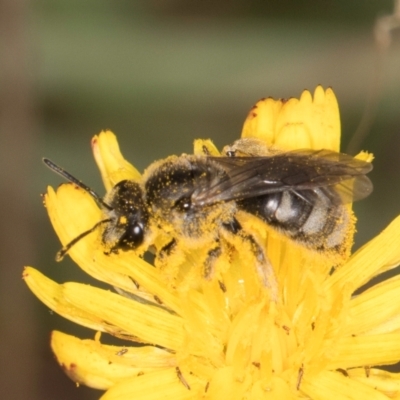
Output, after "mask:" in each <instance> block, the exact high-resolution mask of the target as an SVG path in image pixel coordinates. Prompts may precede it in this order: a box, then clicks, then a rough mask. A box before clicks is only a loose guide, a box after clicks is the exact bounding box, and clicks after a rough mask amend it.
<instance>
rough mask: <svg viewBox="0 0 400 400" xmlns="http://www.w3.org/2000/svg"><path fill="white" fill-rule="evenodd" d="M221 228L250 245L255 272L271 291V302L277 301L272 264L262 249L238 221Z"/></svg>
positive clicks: (225, 224) (276, 284)
mask: <svg viewBox="0 0 400 400" xmlns="http://www.w3.org/2000/svg"><path fill="white" fill-rule="evenodd" d="M223 227H224V229H225V230H226V231H228V232H229V233H232V234H234V235H240V237H241V238H242V239H243V240H245V241H246V242H247V243H249V244H250V247H251V250H252V252H253V254H254V256H255V259H256V266H255V267H256V271H257V273H258V275H259V277H260V280H261V283H262V285H263V286H265V287H267V288H268V289H270V291H271V298H272V300H274V301H276V300H277V299H278V283H277V280H276V276H275V272H274V268H273V266H272V263H271V261H270V259H269V257H268V255H267V253H266V251H265V250H264V248H263V247H262V246H261V245H260V244H259V243H258V241H257V240H256V239H255V238H254V236H253V235H251V234H249V233H247V232H246V231H245V230H244V229H243V228H242V226H241V225H240V223H239V221H237V220H236V219H235V218H234V219H233V220H232V221H230V222H229V223H224V224H223Z"/></svg>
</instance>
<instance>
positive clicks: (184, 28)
mask: <svg viewBox="0 0 400 400" xmlns="http://www.w3.org/2000/svg"><path fill="white" fill-rule="evenodd" d="M392 9H393V1H392V0H370V1H368V2H367V1H361V0H353V1H351V2H350V1H347V0H312V1H311V0H305V1H302V2H299V1H297V0H280V1H272V0H231V1H221V0H192V1H187V0H147V1H145V0H131V1H126V0H120V1H116V0H86V1H82V0H69V1H65V0H31V1H28V0H1V1H0V163H1V168H0V187H1V196H0V204H1V206H0V215H1V218H0V221H1V222H0V229H1V241H0V310H1V314H0V339H1V350H0V362H1V374H0V388H1V392H2V397H3V398H4V399H7V400H9V399H18V400H20V399H30V400H36V399H59V400H64V399H71V398H73V399H78V400H79V399H85V400H88V399H97V398H98V397H99V396H100V392H98V391H95V390H92V389H88V388H84V387H81V388H76V387H75V385H74V383H73V382H72V381H70V380H69V379H68V378H67V377H66V376H65V375H64V373H63V372H62V371H61V369H60V368H59V367H58V365H57V364H56V362H55V360H54V358H53V356H52V354H51V352H50V349H49V335H50V331H51V330H53V329H59V330H63V331H65V332H68V333H73V334H77V335H79V336H82V337H93V332H89V331H86V330H83V329H80V328H77V327H75V326H74V325H73V324H72V323H70V322H68V321H65V320H63V319H62V318H60V317H58V316H57V315H55V314H52V313H50V312H49V310H48V309H47V308H46V307H45V306H43V305H42V304H40V303H39V301H38V300H37V299H36V298H35V297H34V296H33V295H32V294H31V293H30V292H29V290H28V289H27V288H26V286H25V284H24V283H23V281H22V280H21V274H22V267H23V266H24V265H33V266H36V267H38V268H39V269H40V270H41V271H43V272H44V273H45V274H46V275H49V276H51V277H52V278H53V279H55V280H57V281H60V282H62V281H66V280H79V281H87V279H88V278H87V277H85V276H83V274H82V273H80V271H79V269H78V268H77V267H76V266H75V265H74V264H73V263H72V262H70V260H68V257H67V258H66V259H65V260H64V261H63V262H62V263H61V264H57V263H56V262H55V261H54V256H55V253H56V251H57V250H58V249H59V248H60V244H59V242H58V240H57V238H56V237H55V235H54V233H53V231H52V228H51V226H50V223H49V221H48V219H47V215H46V211H45V209H44V208H43V207H42V203H41V198H40V193H42V192H44V191H45V188H46V186H47V185H48V184H51V185H55V186H56V185H58V184H59V183H61V181H62V179H61V178H60V177H58V176H56V175H55V174H53V173H52V172H51V171H49V170H48V169H46V168H45V167H44V165H43V164H42V162H41V157H43V156H46V157H49V158H51V159H53V160H54V161H56V162H57V163H58V164H60V165H61V166H63V167H65V168H66V169H68V171H70V172H71V173H72V174H74V175H75V176H77V177H78V178H80V179H81V180H83V181H84V182H85V183H87V184H88V185H90V186H92V187H93V188H94V189H95V190H96V191H98V192H99V193H100V194H103V193H104V190H103V188H102V184H101V180H100V177H99V174H98V171H97V170H96V167H95V163H94V161H93V158H92V155H91V150H90V139H91V138H92V136H93V135H94V134H97V133H98V132H99V131H100V130H102V129H111V130H113V131H114V132H115V133H116V134H117V135H118V138H119V141H120V144H121V148H122V151H123V153H124V155H125V156H126V158H127V159H128V160H130V161H132V162H133V163H134V164H135V165H136V166H137V167H138V168H139V169H143V168H145V167H146V166H147V165H148V164H149V163H150V162H152V161H154V160H156V159H158V158H162V157H165V156H167V155H170V154H180V153H182V152H191V149H192V143H193V140H194V139H196V138H211V139H213V140H214V142H215V143H216V144H217V145H218V146H219V147H221V146H223V145H224V144H227V143H230V142H232V141H234V140H235V139H236V138H238V136H239V134H240V131H241V127H242V124H243V121H244V119H245V117H246V115H247V112H248V110H249V109H250V108H251V106H252V105H253V104H254V103H255V102H256V101H257V100H258V99H259V98H261V97H266V96H273V97H276V98H278V97H291V96H293V97H298V96H299V95H300V93H301V92H302V90H303V89H310V90H311V91H314V88H315V86H316V85H318V84H322V85H323V86H324V87H328V86H332V87H333V89H334V91H335V93H336V95H337V97H338V100H339V104H340V109H341V118H342V130H343V150H345V149H346V145H347V144H348V143H349V141H350V139H351V137H352V135H353V134H354V132H355V131H356V128H357V126H358V124H359V122H360V119H361V116H362V114H363V110H364V109H365V106H366V99H367V97H368V93H369V91H370V89H371V85H372V84H373V81H374V79H375V78H374V66H375V59H376V57H377V51H376V48H375V45H374V36H373V26H374V22H375V20H376V18H377V17H379V16H382V15H385V14H389V13H391V12H392ZM384 61H385V62H384V69H383V74H382V77H381V78H382V79H381V90H380V93H379V96H380V97H379V104H378V108H377V110H376V113H375V114H374V115H372V114H371V117H373V118H372V120H373V124H372V127H371V132H370V134H369V136H368V137H367V138H366V139H365V140H363V142H362V148H363V149H368V150H369V151H372V152H373V153H374V154H375V156H376V159H375V162H374V171H373V172H372V173H371V178H372V180H373V182H374V185H375V190H374V193H373V194H372V195H371V196H370V197H369V198H368V199H366V200H365V201H362V202H360V203H357V204H356V205H355V209H356V212H357V215H358V217H359V223H358V231H359V232H358V234H357V239H356V247H359V246H360V245H361V244H362V243H365V242H366V241H367V240H369V239H371V238H372V237H373V236H374V235H376V234H377V233H379V232H380V231H381V230H382V229H383V228H384V227H385V226H386V225H387V224H388V223H389V222H390V221H391V220H392V219H393V218H394V217H395V216H397V215H398V214H399V213H400V179H399V178H400V157H399V154H400V108H399V104H400V34H399V33H395V34H394V35H393V43H392V45H391V47H390V48H389V50H388V51H387V53H386V56H385V60H384Z"/></svg>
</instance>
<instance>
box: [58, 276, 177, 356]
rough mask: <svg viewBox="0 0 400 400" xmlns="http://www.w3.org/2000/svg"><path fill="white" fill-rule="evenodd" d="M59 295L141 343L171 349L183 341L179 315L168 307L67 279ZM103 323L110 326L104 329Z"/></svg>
mask: <svg viewBox="0 0 400 400" xmlns="http://www.w3.org/2000/svg"><path fill="white" fill-rule="evenodd" d="M63 296H64V297H65V299H66V301H68V302H69V303H70V304H71V305H73V306H75V307H76V308H81V309H82V310H83V311H84V312H86V313H88V314H90V315H93V317H94V318H99V319H102V320H103V321H104V326H105V328H106V329H105V330H106V331H107V330H108V331H109V332H110V333H112V334H114V335H116V336H118V334H119V332H118V330H117V331H115V328H114V326H115V327H118V328H119V329H120V330H121V332H120V334H121V336H123V337H125V336H127V338H128V339H129V338H131V339H135V340H137V341H141V342H144V343H150V344H155V345H159V346H161V347H165V348H168V349H172V350H177V349H179V347H180V346H182V343H183V337H184V332H183V329H182V328H183V327H182V319H181V318H180V317H178V316H176V315H174V314H171V313H169V312H168V311H166V310H164V309H162V308H160V307H157V306H149V305H147V304H142V303H139V302H137V301H135V300H132V299H128V298H126V297H123V296H121V295H119V294H117V293H113V292H110V291H106V290H103V289H99V288H96V287H92V286H89V285H83V284H79V283H75V282H67V283H65V284H64V285H63ZM107 326H110V327H109V328H108V329H107Z"/></svg>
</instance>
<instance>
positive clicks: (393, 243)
mask: <svg viewBox="0 0 400 400" xmlns="http://www.w3.org/2000/svg"><path fill="white" fill-rule="evenodd" d="M399 243H400V216H399V217H397V218H396V219H395V220H394V221H392V223H391V224H390V225H389V226H388V227H387V228H386V229H385V230H384V231H383V232H382V233H380V234H379V235H378V236H376V237H375V238H374V239H372V240H371V241H370V242H369V243H367V244H366V245H364V246H363V247H361V249H359V250H358V251H357V252H356V253H355V254H354V255H353V256H352V257H351V258H350V260H349V261H348V262H347V263H346V264H345V265H344V266H343V267H342V268H339V269H338V270H337V271H335V273H334V274H332V276H331V277H330V278H329V279H327V280H326V282H325V283H324V285H325V288H324V291H325V290H326V291H328V292H329V291H330V290H343V283H344V282H345V283H346V290H348V291H349V293H350V294H351V293H354V291H355V290H356V289H358V288H359V287H361V286H362V285H363V284H365V283H367V282H368V281H369V280H370V279H372V278H373V277H374V276H376V275H378V274H380V273H382V272H385V271H388V270H390V269H392V268H394V267H396V266H397V265H399V264H400V246H399Z"/></svg>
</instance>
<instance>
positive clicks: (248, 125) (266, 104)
mask: <svg viewBox="0 0 400 400" xmlns="http://www.w3.org/2000/svg"><path fill="white" fill-rule="evenodd" d="M282 104H283V102H282V100H274V99H272V98H268V99H261V100H260V101H258V102H257V103H256V104H255V105H254V106H253V107H252V109H251V110H250V112H249V114H248V115H247V118H246V120H245V121H244V125H243V129H242V135H241V136H242V137H244V138H245V137H254V138H258V139H261V140H263V141H264V142H265V143H267V144H269V145H272V144H274V143H275V141H276V133H275V124H276V120H277V117H278V114H279V112H280V110H281V108H282Z"/></svg>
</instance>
